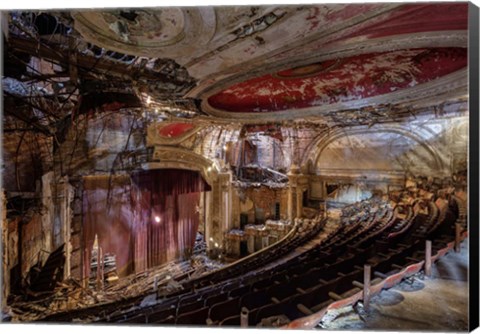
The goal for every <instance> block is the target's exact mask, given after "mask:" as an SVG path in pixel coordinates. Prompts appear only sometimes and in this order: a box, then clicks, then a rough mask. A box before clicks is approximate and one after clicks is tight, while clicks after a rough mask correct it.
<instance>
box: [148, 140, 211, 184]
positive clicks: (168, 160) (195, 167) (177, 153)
mask: <svg viewBox="0 0 480 334" xmlns="http://www.w3.org/2000/svg"><path fill="white" fill-rule="evenodd" d="M167 168H174V169H184V170H192V171H197V172H200V174H201V175H202V177H203V179H204V180H205V181H206V182H207V183H208V184H209V185H210V186H212V185H213V183H214V182H215V181H216V180H217V177H218V172H217V169H216V168H215V164H214V162H213V161H212V160H209V159H207V158H205V157H203V156H201V155H199V154H196V153H194V152H192V151H188V150H185V149H183V148H179V147H172V146H155V148H154V151H153V162H148V163H145V164H142V169H144V170H152V169H167Z"/></svg>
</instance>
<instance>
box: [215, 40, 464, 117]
mask: <svg viewBox="0 0 480 334" xmlns="http://www.w3.org/2000/svg"><path fill="white" fill-rule="evenodd" d="M466 66H467V49H466V48H428V49H407V50H396V51H390V52H379V53H368V54H362V55H356V56H352V57H347V58H342V59H332V60H328V61H323V62H320V63H314V64H310V65H307V66H302V67H297V68H292V69H287V70H283V71H279V72H277V73H273V74H267V75H264V76H261V77H257V78H253V79H250V80H247V81H244V82H241V83H238V84H234V85H233V86H230V87H229V88H227V89H225V90H223V91H220V92H219V93H217V94H215V95H213V96H211V97H210V98H209V99H208V102H209V104H210V105H211V106H212V107H214V108H216V109H218V110H222V111H229V112H252V113H255V112H274V111H283V110H290V109H301V108H308V107H314V106H321V105H327V104H332V103H337V102H347V101H353V100H359V99H363V98H368V97H372V96H377V95H383V94H388V93H391V92H395V91H397V90H401V89H405V88H410V87H415V86H416V85H419V84H423V83H427V82H429V81H432V80H435V79H438V78H440V77H442V76H445V75H447V74H450V73H453V72H455V71H457V70H460V69H462V68H465V67H466Z"/></svg>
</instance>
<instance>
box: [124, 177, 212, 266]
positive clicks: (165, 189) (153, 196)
mask: <svg viewBox="0 0 480 334" xmlns="http://www.w3.org/2000/svg"><path fill="white" fill-rule="evenodd" d="M132 181H133V187H132V195H133V202H134V211H135V214H134V217H135V218H134V224H133V236H134V253H135V254H134V258H135V271H136V272H141V271H143V270H145V269H147V268H150V267H153V266H157V265H160V264H162V263H165V262H168V261H171V260H174V259H177V258H179V257H181V256H183V255H185V254H186V253H189V252H191V251H192V249H193V246H194V243H195V237H196V233H197V230H198V225H199V216H198V212H197V205H198V203H199V200H200V193H201V192H203V191H208V190H210V187H209V185H208V184H207V183H206V182H205V181H204V180H203V178H202V177H201V175H200V174H199V173H198V172H195V171H189V170H178V169H159V170H151V171H142V172H137V173H134V174H133V175H132Z"/></svg>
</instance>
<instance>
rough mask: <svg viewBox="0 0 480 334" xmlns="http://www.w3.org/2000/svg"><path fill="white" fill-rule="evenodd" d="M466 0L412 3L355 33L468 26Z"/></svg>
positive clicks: (371, 35)
mask: <svg viewBox="0 0 480 334" xmlns="http://www.w3.org/2000/svg"><path fill="white" fill-rule="evenodd" d="M467 29H468V5H466V4H465V3H444V4H441V5H439V4H438V3H437V4H424V5H421V4H414V5H412V4H409V5H405V6H403V7H401V8H400V9H398V10H396V11H394V12H393V13H392V14H391V16H390V17H388V18H387V19H386V20H382V21H381V22H378V23H376V24H372V25H369V26H367V27H366V28H364V29H359V30H358V31H356V32H355V33H353V34H352V35H350V36H348V37H354V36H368V37H369V38H378V37H385V36H392V35H400V34H411V33H418V32H425V31H446V30H467Z"/></svg>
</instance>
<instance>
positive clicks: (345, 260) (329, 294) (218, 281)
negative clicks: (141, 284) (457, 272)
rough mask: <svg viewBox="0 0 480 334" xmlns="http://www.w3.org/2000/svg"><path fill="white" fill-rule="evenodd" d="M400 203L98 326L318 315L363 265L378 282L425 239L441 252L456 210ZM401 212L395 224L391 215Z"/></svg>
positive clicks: (345, 218) (345, 219) (351, 210)
mask: <svg viewBox="0 0 480 334" xmlns="http://www.w3.org/2000/svg"><path fill="white" fill-rule="evenodd" d="M403 195H405V196H406V197H408V198H407V199H408V200H406V201H405V200H403V201H399V202H397V203H392V202H391V201H389V202H386V201H381V200H378V199H372V200H368V201H363V202H362V203H357V204H356V205H354V206H350V207H347V208H345V209H344V211H343V214H342V218H341V219H342V223H341V224H339V225H338V226H336V228H335V229H334V230H332V231H331V233H330V235H329V236H328V237H327V238H324V239H323V242H321V243H319V244H318V245H316V247H314V248H312V249H310V250H308V251H306V252H304V253H303V254H301V255H300V256H296V257H293V258H291V259H290V260H288V261H284V262H283V263H281V264H279V265H277V266H275V267H274V268H271V269H268V270H263V271H262V270H259V268H260V267H261V266H263V265H264V264H267V263H269V262H271V261H272V259H273V258H278V256H281V255H283V254H285V253H286V252H287V251H284V252H282V248H283V247H284V246H286V248H287V249H288V252H289V251H291V250H292V249H294V248H295V247H297V246H298V245H301V244H302V243H304V242H305V241H306V240H309V239H311V237H312V235H313V234H314V233H315V234H316V233H318V232H319V231H320V230H321V228H323V226H324V224H325V222H324V221H321V223H319V224H318V226H319V227H318V228H317V229H312V230H311V231H312V232H311V233H309V234H308V235H305V236H303V237H298V236H297V238H295V237H292V238H290V239H288V240H287V241H285V243H284V244H282V245H278V246H277V247H272V248H270V249H269V250H268V252H265V253H263V254H261V255H260V256H258V257H252V259H251V260H249V261H245V263H240V264H239V265H233V266H231V267H229V268H226V270H225V271H224V272H223V271H222V270H220V271H218V272H216V273H215V274H214V275H207V276H205V277H203V278H201V279H199V280H195V281H192V282H191V283H190V284H188V285H186V289H184V290H182V291H181V292H180V293H177V294H176V295H171V296H166V297H165V298H164V299H163V300H162V301H161V302H159V303H158V304H157V305H154V306H150V307H148V308H140V309H135V308H134V309H131V310H130V311H120V312H117V313H118V314H117V315H113V316H112V315H108V316H105V317H101V319H100V320H99V322H124V323H138V324H142V323H143V324H145V323H149V324H177V325H220V326H229V325H231V326H239V325H240V312H241V310H242V309H246V310H248V324H249V326H280V325H283V324H285V323H288V322H290V321H292V320H294V319H297V318H300V317H303V316H306V315H309V314H312V313H313V312H317V311H319V310H321V309H322V308H323V307H324V306H326V305H328V304H329V303H331V302H332V301H333V300H334V299H335V298H338V296H340V297H347V296H349V295H351V294H353V293H355V292H356V291H358V288H356V287H355V286H354V285H353V284H352V282H353V281H361V280H362V276H363V265H364V264H365V263H369V264H370V265H371V266H372V271H373V272H374V273H375V272H376V273H377V274H378V275H379V276H380V277H384V276H383V275H388V274H391V273H394V272H396V271H398V270H400V268H401V267H404V266H406V265H408V264H410V263H413V262H416V261H417V260H418V261H419V260H421V257H422V250H423V248H424V240H425V239H426V238H427V237H429V238H431V237H432V236H434V235H435V234H436V235H437V236H438V240H436V242H435V243H434V250H435V249H436V248H438V249H439V248H441V247H443V246H444V244H445V242H446V240H445V239H444V238H441V237H440V236H441V235H440V234H441V232H442V231H443V232H449V231H450V230H449V229H450V228H451V225H452V223H453V222H455V220H456V212H458V211H459V210H458V204H457V203H456V202H455V201H454V200H452V201H451V203H450V205H449V206H447V207H442V210H443V214H442V215H440V212H439V211H440V209H439V208H438V207H437V205H435V202H434V200H435V197H433V198H432V199H429V200H426V199H425V198H423V197H418V198H415V195H409V194H408V193H406V194H403ZM405 196H404V197H405ZM420 201H422V202H425V204H426V205H424V207H425V208H426V211H425V213H420V210H419V206H417V205H416V204H417V203H418V202H420ZM400 208H401V210H402V212H403V213H404V215H402V217H400V215H398V212H397V211H398V210H400ZM439 217H442V220H440V219H438V218H439ZM418 261H417V262H418ZM377 279H380V278H377ZM130 307H131V305H124V306H123V307H121V309H123V310H125V309H126V308H130Z"/></svg>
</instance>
